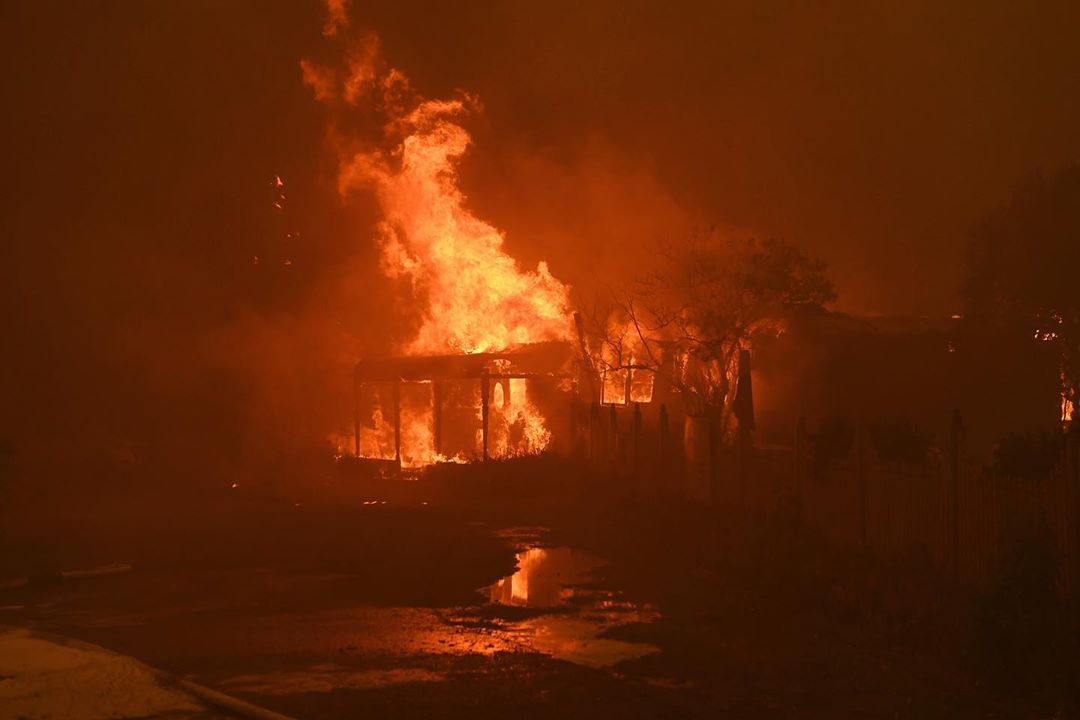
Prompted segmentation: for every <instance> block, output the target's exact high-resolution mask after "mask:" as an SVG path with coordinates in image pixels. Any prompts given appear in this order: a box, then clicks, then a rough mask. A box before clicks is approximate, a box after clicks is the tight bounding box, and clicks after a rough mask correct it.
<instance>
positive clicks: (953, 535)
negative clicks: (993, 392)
mask: <svg viewBox="0 0 1080 720" xmlns="http://www.w3.org/2000/svg"><path fill="white" fill-rule="evenodd" d="M963 430H964V428H963V422H962V420H961V418H960V411H959V410H953V413H952V422H951V424H950V428H949V560H950V563H951V564H952V573H953V580H959V579H960V439H961V435H962V434H963Z"/></svg>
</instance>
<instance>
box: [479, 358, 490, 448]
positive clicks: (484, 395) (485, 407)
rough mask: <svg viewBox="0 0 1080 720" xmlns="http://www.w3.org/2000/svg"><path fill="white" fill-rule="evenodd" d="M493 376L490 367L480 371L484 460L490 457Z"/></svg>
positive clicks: (481, 441)
mask: <svg viewBox="0 0 1080 720" xmlns="http://www.w3.org/2000/svg"><path fill="white" fill-rule="evenodd" d="M490 402H491V378H489V377H488V369H487V368H486V367H485V368H484V369H482V370H481V371H480V435H481V437H480V444H481V448H482V452H483V455H482V457H483V460H484V462H487V459H488V418H489V415H490V413H491V409H490V407H489V403H490Z"/></svg>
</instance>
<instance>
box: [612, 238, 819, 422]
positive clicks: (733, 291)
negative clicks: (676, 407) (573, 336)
mask: <svg viewBox="0 0 1080 720" xmlns="http://www.w3.org/2000/svg"><path fill="white" fill-rule="evenodd" d="M613 295H614V298H613V300H612V302H611V306H610V307H609V308H607V312H606V313H604V312H598V311H597V310H596V309H594V311H593V313H592V314H591V318H592V321H591V322H592V334H593V335H594V336H595V337H597V338H599V341H598V343H599V345H600V351H599V352H598V353H597V355H598V357H597V359H596V360H595V362H596V364H597V365H598V366H599V367H601V368H602V369H607V370H612V369H618V368H626V367H631V366H636V367H642V368H648V369H649V370H651V371H653V372H655V373H657V374H658V375H660V376H661V377H663V378H664V379H665V380H666V381H667V382H668V383H670V384H671V385H672V386H673V387H675V388H676V389H677V390H678V391H679V392H680V393H681V394H682V396H683V398H684V400H685V402H686V411H687V412H688V413H689V414H691V415H715V416H716V417H718V418H719V419H721V421H722V427H726V426H727V425H728V415H729V414H730V413H729V412H728V411H729V410H730V405H731V402H732V400H733V397H734V393H733V392H731V391H732V389H733V388H732V384H733V378H735V377H736V369H737V368H736V363H737V361H738V356H739V350H740V349H744V348H748V347H749V345H750V342H751V340H752V338H753V336H754V335H755V334H756V333H759V332H762V331H763V330H765V329H766V328H776V327H777V324H778V323H779V322H780V321H782V319H783V318H784V317H786V316H788V315H789V314H790V313H792V312H793V311H798V310H804V311H807V310H814V311H817V310H821V309H822V308H823V307H824V305H825V304H827V303H829V302H831V301H833V300H834V299H835V298H836V293H835V291H834V289H833V285H832V283H831V282H830V281H829V280H828V279H827V278H826V276H825V264H824V263H823V262H822V261H821V260H818V259H815V258H811V257H809V256H808V255H806V254H805V253H803V252H802V251H801V250H799V249H797V248H795V247H792V246H791V245H788V244H787V243H785V242H783V241H780V240H764V241H758V240H754V239H749V240H733V239H729V238H723V237H720V236H719V235H718V234H717V233H715V232H713V231H708V232H697V233H694V234H693V235H691V236H690V237H689V238H687V239H685V240H683V241H682V242H679V243H675V244H670V245H668V246H666V247H665V248H663V251H662V253H661V254H660V263H659V265H658V267H657V268H656V269H655V270H654V271H653V272H651V273H649V274H648V275H647V276H645V277H643V278H641V279H639V280H638V281H637V282H635V283H634V285H633V286H632V288H631V289H630V290H628V291H626V292H623V293H617V294H613Z"/></svg>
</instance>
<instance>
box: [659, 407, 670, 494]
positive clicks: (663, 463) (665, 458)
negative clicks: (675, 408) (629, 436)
mask: <svg viewBox="0 0 1080 720" xmlns="http://www.w3.org/2000/svg"><path fill="white" fill-rule="evenodd" d="M658 425H659V431H660V463H659V471H660V473H661V477H662V478H664V480H661V481H660V491H661V492H664V491H665V490H666V489H667V485H668V482H667V480H666V479H667V478H668V477H670V475H669V474H670V472H671V467H670V462H671V457H670V448H671V443H670V440H669V438H668V432H669V429H670V428H669V421H668V412H667V405H664V404H661V405H660V421H659V423H658Z"/></svg>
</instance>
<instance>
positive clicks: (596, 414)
mask: <svg viewBox="0 0 1080 720" xmlns="http://www.w3.org/2000/svg"><path fill="white" fill-rule="evenodd" d="M599 434H600V406H599V405H597V404H596V401H595V400H593V401H592V402H591V403H589V462H592V463H595V462H596V460H597V455H598V453H599V451H600V449H599V448H598V447H597V445H598V444H599V438H598V435H599Z"/></svg>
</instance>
